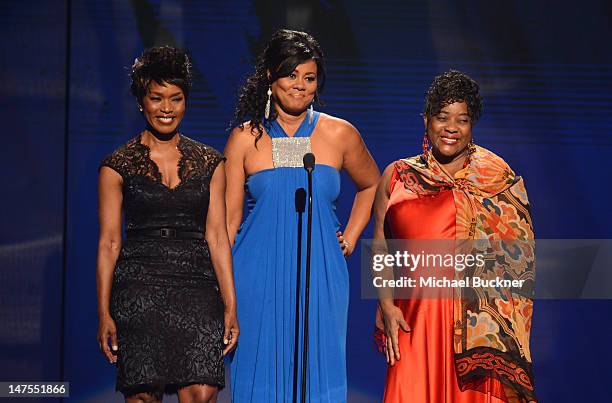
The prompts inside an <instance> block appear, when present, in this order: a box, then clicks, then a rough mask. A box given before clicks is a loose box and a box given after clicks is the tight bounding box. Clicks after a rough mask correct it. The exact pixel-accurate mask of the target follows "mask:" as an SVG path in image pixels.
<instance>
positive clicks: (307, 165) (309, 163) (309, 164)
mask: <svg viewBox="0 0 612 403" xmlns="http://www.w3.org/2000/svg"><path fill="white" fill-rule="evenodd" d="M314 168H315V156H314V154H312V153H307V154H305V155H304V169H306V172H308V230H307V235H306V279H305V283H306V284H305V287H304V290H305V296H304V334H303V342H302V343H303V346H304V350H303V351H302V399H301V402H302V403H305V402H306V371H307V367H308V305H309V303H310V254H311V245H312V171H313V170H314Z"/></svg>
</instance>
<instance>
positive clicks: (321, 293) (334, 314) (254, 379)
mask: <svg viewBox="0 0 612 403" xmlns="http://www.w3.org/2000/svg"><path fill="white" fill-rule="evenodd" d="M313 115H314V116H313V119H312V122H309V118H308V117H307V118H306V119H304V121H303V122H302V124H301V126H300V128H299V129H298V131H297V132H296V133H295V135H294V136H293V137H291V138H290V137H289V136H287V134H286V133H285V132H284V131H283V129H282V128H281V127H280V125H279V124H278V122H276V121H273V122H270V125H269V126H267V128H266V129H267V131H268V134H269V135H270V137H271V138H272V140H273V142H274V143H275V142H276V140H277V139H279V140H280V142H279V143H278V144H275V147H274V149H273V161H274V166H275V168H272V169H266V170H263V171H259V172H256V173H254V174H252V175H250V176H249V177H248V178H247V181H246V191H247V194H246V195H247V206H248V209H249V213H248V216H247V217H246V219H245V221H244V222H243V223H242V225H241V227H240V230H239V232H238V234H237V236H236V242H235V245H234V248H233V259H234V277H235V281H236V298H237V305H238V320H239V322H240V330H241V334H240V341H239V343H238V347H237V349H236V351H235V353H234V355H233V357H232V361H231V378H232V380H231V385H232V401H233V402H237V403H245V402H253V403H259V402H277V403H284V402H292V401H293V379H294V378H293V373H294V366H295V365H297V368H298V389H297V390H298V399H299V393H300V390H301V384H300V383H299V380H300V379H301V368H302V351H303V346H302V331H303V327H302V323H303V320H304V296H305V285H304V284H305V267H306V265H305V262H306V238H307V221H308V218H307V217H308V216H307V213H305V212H304V210H302V212H298V211H296V198H298V195H299V193H300V192H304V193H303V194H304V196H305V195H306V193H307V189H308V177H307V174H306V171H305V170H304V168H303V167H302V166H301V164H302V157H303V153H304V152H305V151H307V150H308V149H309V145H308V142H309V137H310V135H311V134H312V132H313V130H314V128H315V126H316V124H317V120H318V118H319V113H317V112H315V113H314V114H313ZM298 164H299V166H296V165H298ZM339 192H340V174H339V172H338V171H337V170H336V169H335V168H334V167H332V166H329V165H322V164H317V165H316V168H315V170H314V172H313V191H312V203H313V205H312V213H313V216H312V256H311V273H310V294H309V295H310V301H309V329H308V330H309V332H308V340H309V346H308V361H307V363H308V365H307V373H306V378H307V379H306V401H308V402H313V403H341V402H346V395H347V382H346V324H347V316H348V293H349V283H348V272H347V267H346V260H345V259H344V256H343V255H342V250H341V249H340V245H339V243H338V239H337V237H336V231H337V230H338V229H339V225H340V223H339V222H338V218H337V217H336V210H335V203H336V199H337V198H338V195H339ZM297 210H299V209H297ZM300 221H301V222H302V224H301V226H300ZM300 231H301V237H300V236H299V235H298V234H299V233H300ZM300 251H301V253H300ZM298 257H299V259H300V266H301V269H299V270H300V276H298V274H297V273H298V268H297V262H298ZM296 290H297V291H296ZM296 292H297V296H296ZM298 298H299V312H298V315H299V316H298V321H299V323H300V329H299V341H298V345H297V346H296V344H295V341H296V338H295V323H296V299H298ZM296 348H297V351H298V358H297V362H295V360H294V354H295V349H296Z"/></svg>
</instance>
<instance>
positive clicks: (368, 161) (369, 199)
mask: <svg viewBox="0 0 612 403" xmlns="http://www.w3.org/2000/svg"><path fill="white" fill-rule="evenodd" d="M343 126H344V127H343V128H342V132H341V136H340V138H341V141H342V144H345V147H346V148H345V150H344V158H343V163H342V168H343V169H345V170H346V171H347V173H348V174H349V176H350V177H351V179H352V180H353V182H354V183H355V186H356V187H357V194H356V195H355V199H354V201H353V207H352V209H351V215H350V216H349V220H348V223H347V224H346V227H345V229H344V234H343V236H344V239H345V240H346V241H348V242H349V244H350V246H349V251H347V252H345V254H350V253H351V252H352V251H353V249H354V248H355V246H356V243H357V241H358V240H359V237H360V236H361V233H362V232H363V230H364V228H365V227H366V225H368V222H369V221H370V212H371V210H372V203H373V202H374V195H375V193H376V184H377V183H378V179H379V178H380V171H379V170H378V166H377V165H376V162H374V159H373V158H372V156H371V155H370V152H369V151H368V149H367V147H366V145H365V143H364V142H363V139H362V138H361V135H360V134H359V132H358V131H357V129H355V128H354V127H353V126H352V125H350V124H349V123H348V122H346V123H344V124H343Z"/></svg>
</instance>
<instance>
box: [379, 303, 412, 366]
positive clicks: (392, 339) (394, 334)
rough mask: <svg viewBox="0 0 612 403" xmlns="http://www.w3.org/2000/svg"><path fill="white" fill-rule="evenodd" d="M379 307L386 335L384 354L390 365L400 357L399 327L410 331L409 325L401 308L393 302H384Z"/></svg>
mask: <svg viewBox="0 0 612 403" xmlns="http://www.w3.org/2000/svg"><path fill="white" fill-rule="evenodd" d="M381 308H382V315H383V322H384V327H385V336H386V337H385V338H386V346H385V347H386V348H385V355H386V356H387V364H389V365H391V366H392V365H393V364H395V361H399V359H400V349H399V341H398V340H399V336H398V332H399V329H402V330H403V331H404V332H406V333H408V332H410V326H408V323H406V320H405V319H404V314H403V312H402V310H401V309H399V308H398V307H397V306H395V305H394V304H386V305H385V306H381Z"/></svg>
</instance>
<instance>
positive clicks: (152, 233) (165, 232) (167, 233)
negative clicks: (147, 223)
mask: <svg viewBox="0 0 612 403" xmlns="http://www.w3.org/2000/svg"><path fill="white" fill-rule="evenodd" d="M126 235H127V237H128V238H132V237H136V238H139V237H146V238H178V239H204V234H203V233H201V232H198V231H183V230H177V229H176V228H156V229H137V230H130V231H127V233H126Z"/></svg>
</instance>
